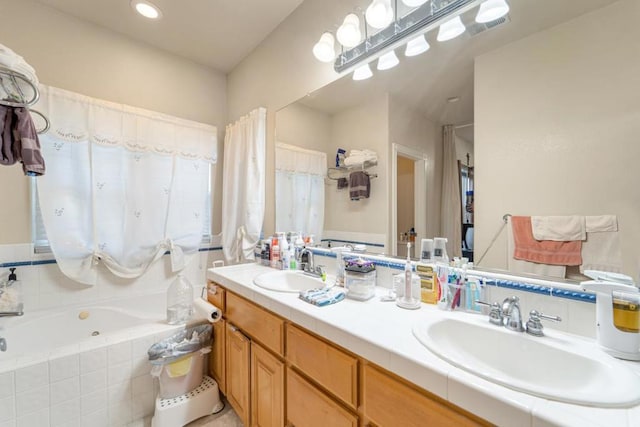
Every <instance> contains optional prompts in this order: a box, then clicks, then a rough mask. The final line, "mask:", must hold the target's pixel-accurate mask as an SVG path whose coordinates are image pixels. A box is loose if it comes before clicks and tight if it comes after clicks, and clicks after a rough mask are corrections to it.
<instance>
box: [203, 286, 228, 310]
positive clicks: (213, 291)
mask: <svg viewBox="0 0 640 427" xmlns="http://www.w3.org/2000/svg"><path fill="white" fill-rule="evenodd" d="M226 293H227V291H226V290H225V289H224V288H223V287H222V286H220V285H218V284H216V283H214V282H211V281H209V283H208V285H207V299H208V300H209V302H210V303H211V304H213V305H215V306H216V307H218V308H219V309H220V311H222V313H224V311H225V308H226V307H225V305H226V298H225V294H226Z"/></svg>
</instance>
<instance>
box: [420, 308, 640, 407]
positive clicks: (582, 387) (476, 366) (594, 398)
mask: <svg viewBox="0 0 640 427" xmlns="http://www.w3.org/2000/svg"><path fill="white" fill-rule="evenodd" d="M457 316H460V318H458V317H455V318H454V317H446V318H434V319H430V320H427V321H426V322H425V321H422V322H420V323H418V324H416V325H414V327H413V334H414V336H415V337H416V338H417V339H418V341H420V343H422V344H423V345H424V346H425V347H427V348H428V349H429V350H430V351H431V352H433V353H435V354H436V355H437V356H439V357H440V358H442V359H444V360H445V361H447V362H449V363H451V364H452V365H455V366H457V367H459V368H461V369H463V370H465V371H468V372H470V373H472V374H474V375H478V376H480V377H482V378H484V379H486V380H488V381H491V382H494V383H497V384H500V385H503V386H505V387H509V388H511V389H514V390H517V391H522V392H524V393H528V394H532V395H535V396H539V397H543V398H546V399H552V400H557V401H561V402H567V403H574V404H579V405H588V406H598V407H630V406H634V405H635V404H638V403H640V386H639V384H640V375H639V374H638V373H636V372H635V371H634V370H632V369H631V368H630V367H629V366H628V365H626V364H625V363H623V362H621V361H619V360H618V359H615V358H613V357H611V356H609V355H607V354H605V353H604V352H602V351H601V350H599V349H598V348H597V347H596V344H595V343H594V342H592V341H589V340H584V339H581V338H579V337H575V336H571V335H569V334H563V333H560V332H557V331H545V333H547V336H544V337H532V336H530V335H527V334H525V333H519V332H513V331H509V330H507V329H505V328H501V327H499V326H495V325H491V324H489V322H488V320H487V318H486V317H481V316H477V315H467V314H463V313H458V314H457ZM627 363H631V362H627Z"/></svg>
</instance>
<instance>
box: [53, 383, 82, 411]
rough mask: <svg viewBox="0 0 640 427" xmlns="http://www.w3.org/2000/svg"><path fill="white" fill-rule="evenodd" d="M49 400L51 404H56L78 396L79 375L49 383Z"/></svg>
mask: <svg viewBox="0 0 640 427" xmlns="http://www.w3.org/2000/svg"><path fill="white" fill-rule="evenodd" d="M49 396H50V397H49V401H50V404H51V406H53V405H58V404H60V403H62V402H66V401H67V400H71V399H77V398H78V397H80V377H71V378H67V379H66V380H62V381H58V382H55V383H51V385H50V386H49Z"/></svg>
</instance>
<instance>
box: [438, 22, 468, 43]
mask: <svg viewBox="0 0 640 427" xmlns="http://www.w3.org/2000/svg"><path fill="white" fill-rule="evenodd" d="M465 29H466V28H465V26H464V24H463V23H462V19H460V16H456V17H455V18H451V19H450V20H448V21H447V22H445V23H444V24H442V25H440V29H439V30H438V41H439V42H446V41H447V40H451V39H455V38H456V37H458V36H459V35H460V34H462V33H464V30H465Z"/></svg>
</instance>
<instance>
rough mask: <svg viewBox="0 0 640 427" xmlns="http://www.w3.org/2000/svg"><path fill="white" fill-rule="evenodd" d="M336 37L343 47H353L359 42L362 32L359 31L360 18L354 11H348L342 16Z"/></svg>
mask: <svg viewBox="0 0 640 427" xmlns="http://www.w3.org/2000/svg"><path fill="white" fill-rule="evenodd" d="M336 37H337V38H338V41H339V42H340V44H341V45H342V46H344V47H355V46H357V45H358V44H360V40H361V39H362V34H361V33H360V18H358V15H356V14H355V13H350V14H348V15H347V16H346V17H345V18H344V22H343V23H342V25H340V27H338V31H336Z"/></svg>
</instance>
